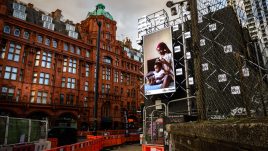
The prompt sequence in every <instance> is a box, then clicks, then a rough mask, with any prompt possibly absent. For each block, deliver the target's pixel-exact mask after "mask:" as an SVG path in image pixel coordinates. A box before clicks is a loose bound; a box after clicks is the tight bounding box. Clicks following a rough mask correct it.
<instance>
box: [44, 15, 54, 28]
mask: <svg viewBox="0 0 268 151" xmlns="http://www.w3.org/2000/svg"><path fill="white" fill-rule="evenodd" d="M42 21H43V27H44V28H47V29H50V30H54V27H55V25H54V24H53V23H52V17H51V16H48V15H44V14H42Z"/></svg>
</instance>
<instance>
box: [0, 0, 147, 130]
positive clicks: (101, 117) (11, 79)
mask: <svg viewBox="0 0 268 151" xmlns="http://www.w3.org/2000/svg"><path fill="white" fill-rule="evenodd" d="M97 7H98V10H97V11H96V10H94V11H92V12H89V13H88V16H87V18H86V19H85V20H83V21H81V23H77V24H74V23H73V22H72V21H69V20H63V16H62V14H61V10H59V9H57V10H56V11H55V12H52V13H45V12H44V11H41V10H39V9H37V8H34V6H33V4H24V3H22V2H17V1H14V0H2V1H1V2H0V36H1V41H0V42H1V44H0V53H1V54H0V115H9V116H15V117H27V118H38V119H40V118H48V119H49V124H50V126H55V125H58V124H68V125H69V124H71V125H72V126H77V127H78V128H79V129H80V128H84V129H87V128H91V127H92V122H93V105H94V103H93V98H94V91H95V90H94V83H95V78H96V75H95V74H94V73H95V63H96V42H97V40H96V39H97V24H96V20H95V19H96V18H98V20H99V21H101V22H102V25H103V26H102V29H101V31H102V32H101V41H100V46H101V50H100V69H99V71H100V72H99V73H100V74H99V90H98V91H99V100H98V121H99V125H100V126H101V128H120V126H122V123H123V121H124V120H123V112H122V111H124V110H128V114H129V116H130V118H131V119H134V121H137V120H138V115H137V112H136V111H137V110H139V109H140V103H141V102H143V97H142V96H141V95H140V93H139V90H140V83H141V82H140V80H141V79H142V78H141V77H142V75H141V74H140V72H139V68H140V66H141V61H142V59H141V55H140V53H139V51H137V50H135V49H133V48H132V47H131V42H130V41H129V40H126V41H123V42H121V41H118V40H116V29H117V27H116V21H115V20H113V17H112V16H111V14H109V12H106V11H105V6H104V5H102V4H98V5H97ZM105 125H106V127H105ZM107 125H108V126H107Z"/></svg>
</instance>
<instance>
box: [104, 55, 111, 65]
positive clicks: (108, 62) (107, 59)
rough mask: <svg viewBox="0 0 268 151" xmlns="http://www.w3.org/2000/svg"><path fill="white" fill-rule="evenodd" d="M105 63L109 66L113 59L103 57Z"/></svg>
mask: <svg viewBox="0 0 268 151" xmlns="http://www.w3.org/2000/svg"><path fill="white" fill-rule="evenodd" d="M103 62H104V63H107V64H112V58H111V57H109V56H104V57H103Z"/></svg>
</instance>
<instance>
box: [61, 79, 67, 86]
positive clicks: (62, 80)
mask: <svg viewBox="0 0 268 151" xmlns="http://www.w3.org/2000/svg"><path fill="white" fill-rule="evenodd" d="M65 81H66V78H64V77H63V78H61V87H62V88H65Z"/></svg>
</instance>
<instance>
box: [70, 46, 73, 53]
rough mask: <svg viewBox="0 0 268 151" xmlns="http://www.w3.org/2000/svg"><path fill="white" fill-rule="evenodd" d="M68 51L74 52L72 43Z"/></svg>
mask: <svg viewBox="0 0 268 151" xmlns="http://www.w3.org/2000/svg"><path fill="white" fill-rule="evenodd" d="M70 51H71V53H74V46H73V45H70Z"/></svg>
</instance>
